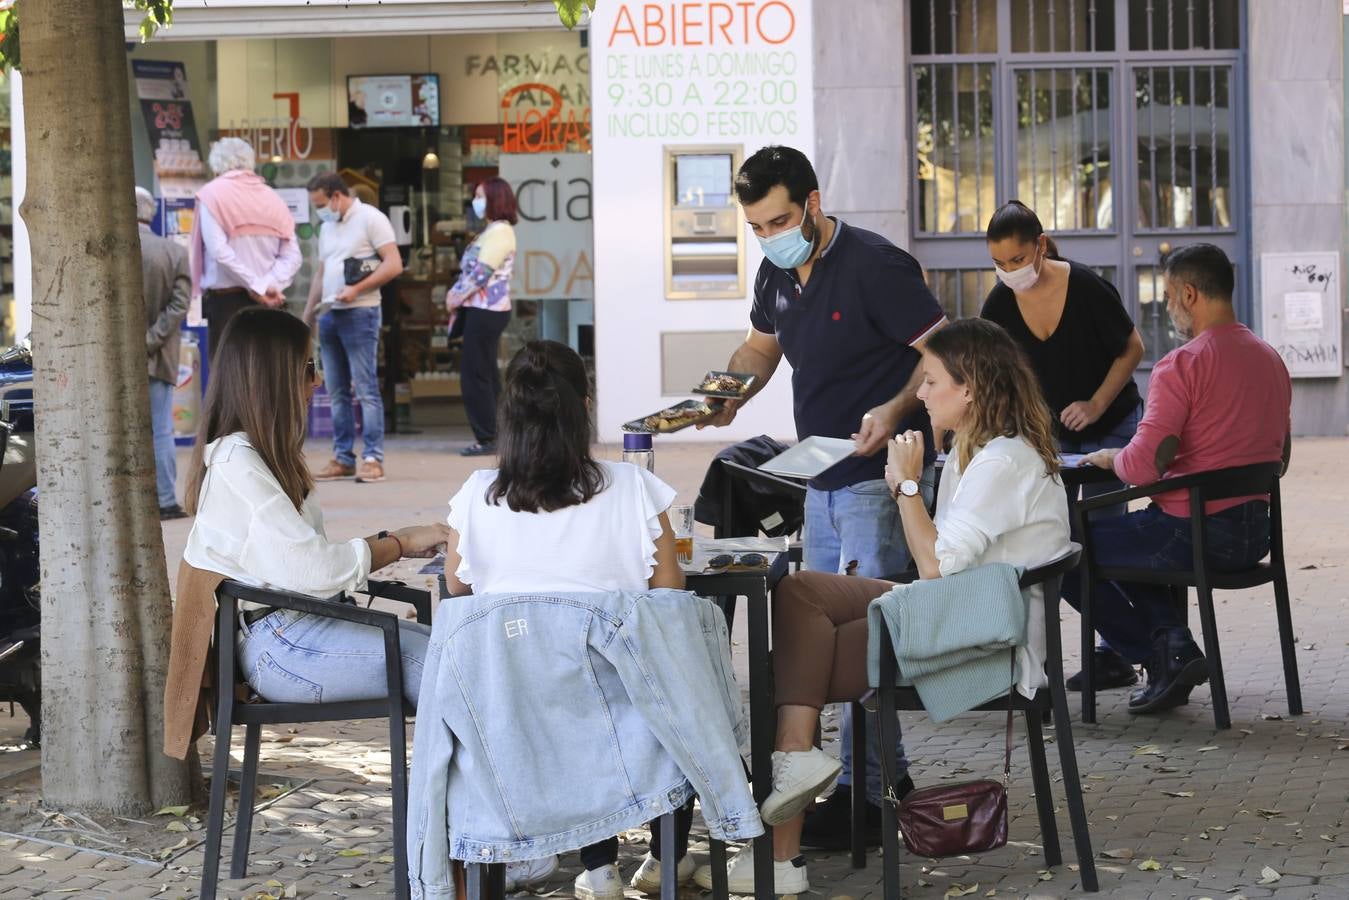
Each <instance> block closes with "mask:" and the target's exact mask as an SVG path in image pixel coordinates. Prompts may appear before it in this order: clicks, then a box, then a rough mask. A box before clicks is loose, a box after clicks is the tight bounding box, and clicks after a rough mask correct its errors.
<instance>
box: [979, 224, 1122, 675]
mask: <svg viewBox="0 0 1349 900" xmlns="http://www.w3.org/2000/svg"><path fill="white" fill-rule="evenodd" d="M987 238H988V252H989V255H990V256H991V257H992V258H993V264H994V266H995V269H994V272H995V273H996V274H997V276H998V282H999V283H998V284H997V285H995V286H994V288H993V290H991V291H989V292H988V298H987V299H986V300H985V301H984V308H983V312H982V313H981V315H982V317H983V318H985V319H989V320H991V321H993V322H997V323H998V324H999V325H1001V326H1002V327H1003V328H1005V329H1007V331H1008V332H1010V333H1011V335H1012V337H1013V338H1015V339H1016V342H1017V343H1018V344H1020V345H1021V346H1022V348H1023V349H1025V351H1026V354H1027V355H1028V356H1029V357H1030V360H1031V365H1032V366H1033V367H1034V369H1035V374H1036V376H1037V377H1038V378H1039V381H1040V387H1041V389H1043V391H1044V394H1045V399H1046V400H1047V401H1049V407H1050V409H1051V410H1052V411H1053V413H1054V416H1055V418H1056V419H1057V422H1056V426H1057V431H1058V438H1059V449H1060V450H1061V451H1062V452H1063V453H1091V452H1093V451H1095V450H1100V449H1103V448H1106V447H1124V446H1125V445H1127V444H1128V443H1129V441H1130V439H1131V438H1133V436H1134V431H1135V430H1137V428H1138V419H1139V407H1140V406H1141V405H1142V402H1141V400H1140V398H1139V395H1138V386H1137V385H1136V384H1134V378H1133V375H1134V370H1135V369H1136V368H1138V363H1139V361H1140V360H1141V359H1142V358H1143V338H1142V336H1140V335H1139V333H1138V329H1137V328H1135V327H1134V323H1133V321H1132V320H1131V319H1130V318H1129V314H1128V313H1127V312H1125V310H1124V303H1123V302H1122V301H1121V300H1120V296H1119V291H1117V290H1115V286H1114V285H1112V284H1111V283H1110V282H1108V281H1106V280H1105V279H1104V278H1102V277H1101V276H1099V275H1097V274H1096V273H1095V272H1093V271H1092V270H1091V269H1089V268H1087V267H1086V266H1083V265H1080V264H1078V263H1075V262H1070V261H1068V260H1065V259H1061V258H1060V257H1059V254H1058V248H1057V247H1055V246H1054V241H1053V240H1052V239H1051V238H1050V237H1049V235H1047V234H1045V230H1044V227H1043V226H1042V225H1041V224H1040V218H1039V217H1038V216H1037V215H1035V212H1034V211H1033V210H1032V209H1031V208H1030V207H1028V206H1026V205H1025V204H1024V203H1021V202H1020V201H1018V200H1013V201H1011V202H1009V203H1007V204H1005V205H1004V206H1002V207H1000V208H999V209H998V210H997V211H996V212H995V213H993V218H992V219H990V220H989V223H988V233H987ZM1120 487H1122V485H1121V484H1120V483H1119V482H1106V483H1097V484H1091V485H1084V486H1083V488H1082V494H1083V496H1084V497H1089V496H1094V495H1096V494H1102V493H1106V492H1107V491H1113V490H1117V489H1119V488H1120ZM1073 499H1076V498H1075V497H1070V498H1069V500H1070V501H1071V500H1073ZM1111 512H1115V513H1117V514H1123V513H1124V512H1125V507H1123V506H1120V507H1118V508H1117V509H1116V508H1112V510H1111ZM1108 514H1109V513H1108V512H1107V511H1104V510H1103V511H1102V512H1101V513H1099V514H1098V515H1108ZM1094 665H1095V673H1096V683H1097V684H1098V685H1100V686H1101V687H1127V686H1128V685H1131V684H1134V683H1135V682H1136V681H1137V680H1138V676H1137V674H1136V673H1135V672H1134V670H1133V667H1131V666H1130V665H1129V664H1128V663H1127V662H1126V661H1125V660H1124V658H1123V657H1121V656H1119V655H1118V654H1116V653H1115V652H1114V651H1113V650H1111V649H1110V648H1109V647H1106V646H1105V645H1104V644H1103V645H1102V646H1101V647H1099V648H1097V650H1096V658H1095V660H1094ZM1080 681H1081V676H1080V675H1077V676H1074V677H1073V678H1070V679H1069V680H1068V686H1069V689H1071V690H1078V689H1080Z"/></svg>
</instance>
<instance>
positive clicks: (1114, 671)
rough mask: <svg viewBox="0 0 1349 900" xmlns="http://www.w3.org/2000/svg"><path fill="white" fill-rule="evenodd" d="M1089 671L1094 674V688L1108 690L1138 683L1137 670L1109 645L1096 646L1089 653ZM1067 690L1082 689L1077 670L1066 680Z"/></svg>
mask: <svg viewBox="0 0 1349 900" xmlns="http://www.w3.org/2000/svg"><path fill="white" fill-rule="evenodd" d="M1091 671H1092V674H1093V675H1095V676H1096V690H1098V691H1108V690H1110V689H1111V688H1122V687H1128V686H1129V685H1131V684H1138V672H1136V671H1135V670H1134V667H1133V666H1131V665H1129V661H1128V660H1126V659H1125V658H1124V657H1122V656H1120V655H1119V654H1118V653H1116V652H1115V651H1114V650H1111V649H1110V648H1109V647H1097V648H1096V652H1095V653H1093V654H1092V655H1091ZM1067 685H1068V690H1070V691H1080V690H1082V673H1081V672H1078V673H1077V674H1076V675H1074V676H1073V677H1072V678H1069V679H1068V681H1067Z"/></svg>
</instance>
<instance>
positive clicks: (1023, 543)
mask: <svg viewBox="0 0 1349 900" xmlns="http://www.w3.org/2000/svg"><path fill="white" fill-rule="evenodd" d="M918 399H919V400H921V401H922V402H923V404H924V405H925V406H926V407H927V411H928V415H929V417H930V418H931V420H932V430H933V433H934V434H935V435H938V436H939V437H938V439H939V440H940V436H941V435H943V434H944V433H946V432H952V433H953V435H954V441H953V445H952V450H951V454H950V457H949V458H948V460H947V462H946V467H945V469H944V471H943V472H942V478H941V485H940V487H939V489H938V492H937V514H936V517H935V520H934V518H933V517H931V516H929V515H928V511H927V507H926V506H925V505H924V503H923V497H922V494H921V493H920V492H919V490H918V480H919V478H920V477H921V476H922V471H923V435H922V433H921V432H917V431H906V432H905V433H904V434H902V435H900V436H899V437H897V438H895V439H894V440H892V441H891V442H890V445H889V460H888V464H887V466H886V469H885V480H886V483H887V484H888V485H889V486H890V491H891V494H892V495H893V497H894V500H895V503H896V504H898V506H899V515H900V519H901V521H902V522H903V526H904V539H905V541H906V542H907V543H908V545H909V552H910V553H912V554H913V558H914V561H915V562H916V563H917V565H918V574H919V577H921V578H941V577H943V576H947V575H954V574H955V573H957V572H962V571H964V570H966V569H970V568H973V567H975V566H981V565H985V564H987V563H994V562H1003V563H1010V564H1012V565H1017V566H1026V567H1033V566H1037V565H1041V564H1043V563H1046V562H1049V561H1050V560H1052V559H1055V558H1057V557H1058V556H1060V555H1062V554H1063V553H1064V552H1066V551H1067V549H1068V546H1069V541H1068V501H1067V496H1066V495H1065V493H1064V490H1063V485H1062V483H1061V482H1060V480H1059V477H1058V469H1059V463H1058V448H1057V446H1056V444H1055V441H1054V426H1053V419H1052V418H1051V416H1050V412H1049V408H1048V406H1047V405H1046V404H1045V401H1044V399H1043V395H1042V394H1041V392H1040V387H1039V384H1038V383H1037V382H1036V378H1035V373H1034V372H1033V371H1032V370H1031V367H1030V363H1029V362H1028V360H1027V359H1026V356H1025V353H1024V352H1023V351H1022V350H1021V348H1020V347H1018V346H1017V344H1016V342H1015V341H1014V340H1013V339H1012V338H1011V336H1009V335H1008V334H1007V332H1006V331H1004V330H1003V329H1002V328H1000V327H999V326H997V325H995V324H993V323H992V322H988V321H985V320H982V319H962V320H959V321H956V322H952V323H951V324H949V325H947V326H946V327H945V328H943V329H941V330H940V331H937V332H936V333H934V334H933V335H932V336H931V337H929V338H928V340H927V345H926V346H925V347H924V350H923V383H922V386H921V387H920V388H919V389H918ZM892 587H894V585H893V584H891V583H890V582H888V581H881V580H879V579H872V578H860V577H849V576H845V575H835V574H831V573H824V572H800V573H798V574H795V575H790V576H788V577H787V578H784V579H783V580H782V582H781V583H780V584H779V585H778V589H777V592H776V594H775V596H774V601H773V664H774V670H775V674H776V684H777V701H778V737H777V749H776V751H775V752H774V754H773V793H772V794H770V795H769V796H768V798H767V799H765V800H764V802H763V804H762V805H761V807H760V809H761V812H762V815H763V820H764V822H765V823H766V824H769V825H772V826H774V828H773V857H774V860H775V862H774V879H775V882H776V885H775V890H776V891H777V892H778V893H780V894H782V893H786V894H795V893H800V892H801V891H804V890H806V889H807V888H808V887H809V883H808V881H807V880H806V869H805V861H804V859H803V858H802V857H801V856H800V850H801V824H802V816H801V812H802V810H804V809H805V807H806V806H807V805H808V804H809V803H810V801H811V800H813V799H814V798H815V796H816V794H817V793H819V792H820V791H823V790H825V789H826V788H828V786H829V785H830V784H831V783H832V782H833V781H834V779H835V778H836V777H837V776H838V772H839V768H840V767H839V763H838V760H836V759H834V758H833V757H831V756H828V755H827V754H825V753H824V752H823V751H822V750H819V749H817V748H816V747H815V746H814V737H815V729H816V727H817V725H818V724H819V718H820V710H821V708H823V707H824V705H825V704H826V703H835V702H843V701H850V700H856V699H857V698H858V697H860V696H862V694H863V693H865V692H866V689H867V670H866V661H867V621H866V615H867V606H868V605H869V604H870V603H871V601H872V600H875V599H876V598H877V597H879V596H881V595H882V594H884V593H885V592H886V591H888V590H890V589H891V588H892ZM1044 628H1045V625H1044V614H1043V611H1042V610H1041V607H1040V604H1039V603H1038V602H1032V603H1031V604H1030V613H1029V616H1028V620H1027V627H1026V631H1027V645H1026V646H1024V647H1019V648H1018V651H1017V678H1016V681H1017V690H1019V691H1020V692H1021V693H1023V694H1025V695H1026V696H1033V695H1034V693H1035V691H1036V689H1037V688H1039V687H1041V686H1042V685H1043V684H1044V681H1045V675H1044V655H1045V649H1044V648H1045V636H1044ZM912 789H913V783H912V782H911V781H910V780H909V779H908V776H905V778H904V780H903V781H902V782H901V784H900V785H899V786H898V787H897V790H898V792H899V793H900V795H901V796H903V795H904V794H905V793H907V792H908V790H912ZM748 856H749V853H748V851H745V852H742V853H741V854H740V855H739V856H738V857H736V859H735V860H733V861H732V862H731V865H730V890H731V892H732V893H748V892H749V890H748V889H747V888H752V886H753V885H752V881H753V864H752V862H751V861H750V860H749V859H748ZM705 873H706V874H705ZM698 874H699V879H698V880H699V882H700V883H703V884H704V885H706V884H709V883H710V872H708V871H707V870H701V871H700V872H699V873H698Z"/></svg>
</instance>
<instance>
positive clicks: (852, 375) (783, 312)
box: [708, 147, 946, 849]
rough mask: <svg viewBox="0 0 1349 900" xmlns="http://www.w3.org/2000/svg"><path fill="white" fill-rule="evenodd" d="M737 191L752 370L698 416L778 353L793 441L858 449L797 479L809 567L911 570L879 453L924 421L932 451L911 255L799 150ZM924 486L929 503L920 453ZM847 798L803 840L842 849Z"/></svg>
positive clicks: (726, 417)
mask: <svg viewBox="0 0 1349 900" xmlns="http://www.w3.org/2000/svg"><path fill="white" fill-rule="evenodd" d="M735 192H736V197H737V199H738V200H739V201H740V205H741V207H742V208H743V209H744V212H745V220H746V222H747V223H748V224H749V226H750V228H751V229H752V230H753V231H754V235H755V237H757V238H758V239H759V244H760V246H761V247H762V248H763V252H764V257H765V259H764V261H763V264H762V265H761V266H760V267H759V272H758V275H757V277H756V278H755V281H754V306H753V308H752V309H751V310H750V325H751V327H750V330H749V333H748V334H747V335H746V337H745V342H744V343H743V344H741V346H740V349H738V350H737V351H736V352H735V353H734V355H732V357H731V361H730V363H729V364H728V365H727V368H728V369H729V370H730V371H733V372H750V373H753V374H754V375H756V376H758V377H757V378H756V380H755V382H754V384H753V385H752V387H751V390H750V393H749V394H747V395H746V397H744V398H743V399H741V400H727V401H726V402H725V404H724V405H723V407H722V409H721V412H720V414H719V415H718V417H717V418H715V419H713V420H711V422H709V423H708V424H711V425H726V424H729V423H730V422H731V421H732V420H733V419H734V418H735V414H736V411H737V410H738V408H739V407H740V405H741V404H743V403H745V402H746V401H748V400H749V399H750V397H752V396H753V395H754V394H755V393H757V392H758V391H759V390H761V389H762V388H763V386H764V385H765V384H767V382H768V379H769V378H771V377H772V375H773V373H774V371H776V370H777V367H778V362H779V361H780V360H781V359H782V358H783V357H784V356H786V357H787V361H788V362H789V363H791V366H792V370H793V371H792V395H793V409H794V413H795V418H796V433H797V437H798V439H801V438H806V437H810V436H811V435H818V436H823V437H835V438H852V439H853V441H855V442H856V444H857V452H856V455H854V456H852V457H850V458H848V459H846V460H844V461H843V462H841V463H839V464H838V465H836V466H834V467H833V468H831V469H828V470H827V471H825V472H823V473H822V474H820V475H819V476H818V477H817V478H815V479H814V480H813V481H811V482H810V485H809V486H808V489H807V492H806V518H805V533H804V545H805V546H804V555H805V565H806V568H808V569H814V570H817V571H824V572H842V571H844V569H845V567H846V566H847V564H848V563H849V562H850V561H852V560H856V561H857V563H858V568H857V574H858V575H862V576H866V577H870V578H885V577H887V576H894V575H898V574H899V573H901V572H903V571H904V570H905V569H907V568H908V566H909V551H908V547H907V545H906V544H905V543H904V529H903V527H902V525H901V524H900V520H899V509H898V507H897V506H896V505H895V502H894V500H893V499H892V498H891V497H890V492H889V489H888V488H887V487H886V484H885V454H883V453H881V452H880V451H881V450H882V449H884V447H885V444H886V442H887V441H888V440H889V439H890V438H892V437H894V436H895V434H897V433H898V432H901V431H905V430H908V429H913V430H921V431H922V432H923V433H924V434H925V435H926V437H927V442H926V445H925V446H927V447H928V448H932V447H933V446H934V442H933V440H932V436H931V426H930V425H929V423H928V419H927V413H926V411H925V410H924V409H923V405H922V404H921V403H919V402H918V397H917V391H918V386H919V383H920V382H921V379H922V375H921V368H920V367H919V365H918V363H919V359H920V352H921V350H922V347H923V342H924V341H925V340H926V339H927V337H928V335H930V334H932V332H934V331H936V330H937V329H938V328H940V327H941V326H942V325H944V324H945V323H946V316H945V315H944V314H943V312H942V309H941V306H940V305H939V304H938V303H937V300H936V298H935V297H933V296H932V292H931V291H930V290H928V287H927V284H926V282H925V281H924V280H923V272H922V269H921V267H920V266H919V265H918V262H917V260H915V259H914V258H913V257H912V256H910V255H909V254H907V253H905V252H904V251H903V250H900V249H899V248H898V247H896V246H895V245H894V244H892V243H890V242H889V241H888V240H886V239H885V238H883V237H881V236H880V235H878V234H873V233H872V232H870V231H864V230H862V229H860V228H853V227H851V226H849V225H847V224H846V223H844V222H842V221H840V220H838V219H834V218H829V217H827V216H825V215H824V213H822V212H821V211H820V190H819V181H818V179H817V178H816V176H815V170H814V168H813V167H812V166H811V164H810V160H808V159H807V158H806V157H805V155H804V154H803V153H801V152H800V151H799V150H794V149H792V148H791V147H765V148H763V149H762V150H760V151H759V152H758V153H755V154H754V155H753V156H751V157H750V158H749V159H747V160H745V163H744V165H742V166H741V167H740V172H739V173H738V174H737V175H736V179H735ZM931 452H932V451H931V450H930V449H929V453H931ZM922 491H923V495H924V496H925V497H926V498H928V500H929V502H930V500H931V496H932V468H931V459H929V460H928V467H927V469H926V472H925V476H924V479H923V483H922ZM868 720H869V726H870V727H869V728H868V732H869V734H868V738H869V740H868V752H867V757H868V759H867V793H868V799H870V801H871V804H870V806H869V809H868V819H869V822H868V824H869V825H872V823H874V825H872V827H869V828H868V831H870V832H871V837H872V839H873V840H874V841H879V835H880V763H879V755H878V753H879V742H878V741H877V740H876V738H877V735H878V733H879V728H877V727H876V723H875V716H874V714H873V715H869V716H868ZM851 724H852V723H851V720H850V719H849V718H848V715H847V711H846V710H845V717H844V734H843V740H842V757H843V759H842V761H843V774H842V775H841V776H840V777H839V784H840V785H844V784H848V783H850V782H851V765H850V763H851V759H850V756H851V752H850V751H851V747H852V742H851V739H850V732H851ZM897 753H898V757H899V765H898V769H897V771H898V772H899V773H900V774H901V775H902V776H903V778H902V782H901V784H902V785H906V786H908V787H912V782H909V781H908V776H907V774H906V773H907V770H908V761H907V760H906V759H905V758H904V748H903V746H902V745H901V746H899V747H898V748H897ZM846 794H847V792H845V791H835V792H834V794H833V796H832V797H831V798H830V802H827V803H826V804H824V805H823V807H817V809H816V811H815V813H814V814H812V815H811V816H809V817H808V818H807V820H806V826H805V832H804V834H803V835H802V842H803V844H805V845H806V846H814V847H825V848H840V849H841V848H843V847H846V846H847V845H848V828H849V822H850V819H849V815H848V799H847V796H846Z"/></svg>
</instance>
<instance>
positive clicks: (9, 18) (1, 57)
mask: <svg viewBox="0 0 1349 900" xmlns="http://www.w3.org/2000/svg"><path fill="white" fill-rule="evenodd" d="M18 67H19V16H18V13H16V12H15V10H14V8H13V7H10V8H9V9H7V10H4V11H3V12H0V71H4V72H8V71H9V70H10V69H17V68H18Z"/></svg>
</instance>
